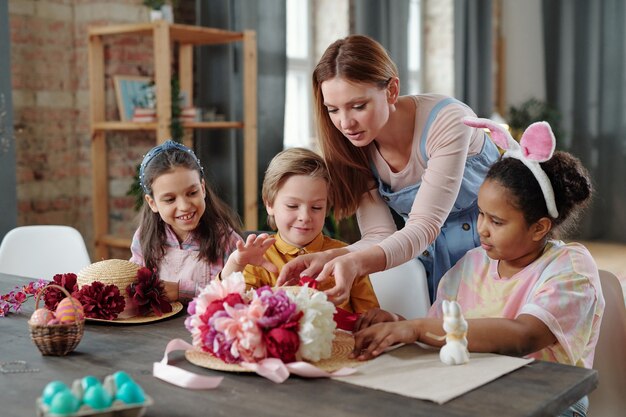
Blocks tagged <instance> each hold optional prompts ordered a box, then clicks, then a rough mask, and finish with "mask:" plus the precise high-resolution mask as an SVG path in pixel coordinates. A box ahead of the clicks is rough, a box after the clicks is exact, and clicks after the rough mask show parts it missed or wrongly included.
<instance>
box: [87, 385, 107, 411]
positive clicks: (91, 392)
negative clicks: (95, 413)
mask: <svg viewBox="0 0 626 417" xmlns="http://www.w3.org/2000/svg"><path fill="white" fill-rule="evenodd" d="M112 402H113V398H112V397H111V395H110V394H109V393H108V392H107V391H106V390H105V389H104V387H103V386H102V385H100V383H98V385H92V386H90V387H89V388H87V390H85V394H84V395H83V404H87V405H88V406H89V407H91V408H93V409H94V410H103V409H105V408H108V407H110V406H111V403H112Z"/></svg>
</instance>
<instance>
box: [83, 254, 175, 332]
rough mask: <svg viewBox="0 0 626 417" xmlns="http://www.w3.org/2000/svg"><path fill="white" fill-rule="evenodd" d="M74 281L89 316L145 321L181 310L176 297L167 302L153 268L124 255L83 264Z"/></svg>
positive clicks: (119, 321) (125, 321)
mask: <svg viewBox="0 0 626 417" xmlns="http://www.w3.org/2000/svg"><path fill="white" fill-rule="evenodd" d="M77 284H78V287H79V292H80V301H81V303H82V304H83V308H84V309H85V316H86V317H87V319H88V320H89V319H91V320H96V321H107V322H115V323H127V324H130V323H146V322H151V321H155V320H161V319H164V318H166V317H170V316H172V315H174V314H176V313H178V312H179V311H181V310H182V304H181V303H179V302H178V301H174V302H172V303H170V302H169V300H168V299H167V297H166V296H165V291H164V289H163V284H162V283H161V281H160V280H159V278H158V277H157V276H156V275H155V274H154V273H153V272H152V271H150V270H149V269H148V268H145V267H140V266H139V265H137V264H135V263H132V262H130V261H126V260H123V259H108V260H104V261H100V262H96V263H93V264H91V265H89V266H86V267H85V268H83V269H82V270H81V271H80V272H79V273H78V274H77Z"/></svg>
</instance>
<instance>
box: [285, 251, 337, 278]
mask: <svg viewBox="0 0 626 417" xmlns="http://www.w3.org/2000/svg"><path fill="white" fill-rule="evenodd" d="M345 252H347V251H345ZM342 253H343V251H342V250H340V249H331V250H327V251H324V252H316V253H307V254H305V255H300V256H298V257H297V258H294V259H292V260H291V261H289V262H287V263H286V264H285V266H283V268H282V269H281V271H280V274H279V275H278V278H277V280H276V286H281V285H298V283H299V282H300V277H304V276H307V277H313V278H314V277H317V275H318V274H319V273H320V271H321V270H322V269H323V268H324V265H326V263H328V262H330V261H331V260H332V259H333V258H335V257H337V256H339V255H341V254H342Z"/></svg>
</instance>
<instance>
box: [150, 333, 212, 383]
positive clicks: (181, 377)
mask: <svg viewBox="0 0 626 417" xmlns="http://www.w3.org/2000/svg"><path fill="white" fill-rule="evenodd" d="M193 348H194V347H193V346H192V345H190V344H189V343H187V342H185V341H184V340H182V339H172V340H170V341H169V343H168V344H167V346H166V347H165V355H164V356H163V359H162V360H161V362H155V363H154V365H153V367H152V375H153V376H154V377H156V378H159V379H162V380H163V381H165V382H169V383H170V384H173V385H176V386H178V387H182V388H189V389H214V388H217V387H218V386H219V385H220V383H221V382H222V379H224V377H221V376H217V377H216V376H213V377H209V376H202V375H198V374H194V373H193V372H189V371H185V370H184V369H181V368H178V367H176V366H172V365H168V359H167V355H169V354H170V353H171V352H174V351H177V350H190V349H193Z"/></svg>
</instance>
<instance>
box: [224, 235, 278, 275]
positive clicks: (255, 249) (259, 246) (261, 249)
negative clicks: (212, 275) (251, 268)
mask: <svg viewBox="0 0 626 417" xmlns="http://www.w3.org/2000/svg"><path fill="white" fill-rule="evenodd" d="M274 242H276V239H275V238H273V237H270V236H269V235H268V234H267V233H261V234H260V235H255V234H251V235H248V237H247V238H246V241H245V242H243V241H241V240H239V241H237V250H235V251H234V252H233V253H231V254H230V256H229V257H228V261H227V262H226V265H224V269H222V274H221V275H222V278H226V277H227V276H229V275H230V274H232V273H233V272H241V271H243V270H244V268H245V267H246V265H256V266H261V267H263V268H265V269H267V270H268V271H269V272H273V273H277V272H278V268H277V267H276V265H274V264H273V263H271V262H270V261H268V260H267V259H265V258H264V257H263V255H265V252H266V251H267V249H268V248H269V247H270V246H272V245H273V244H274Z"/></svg>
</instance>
